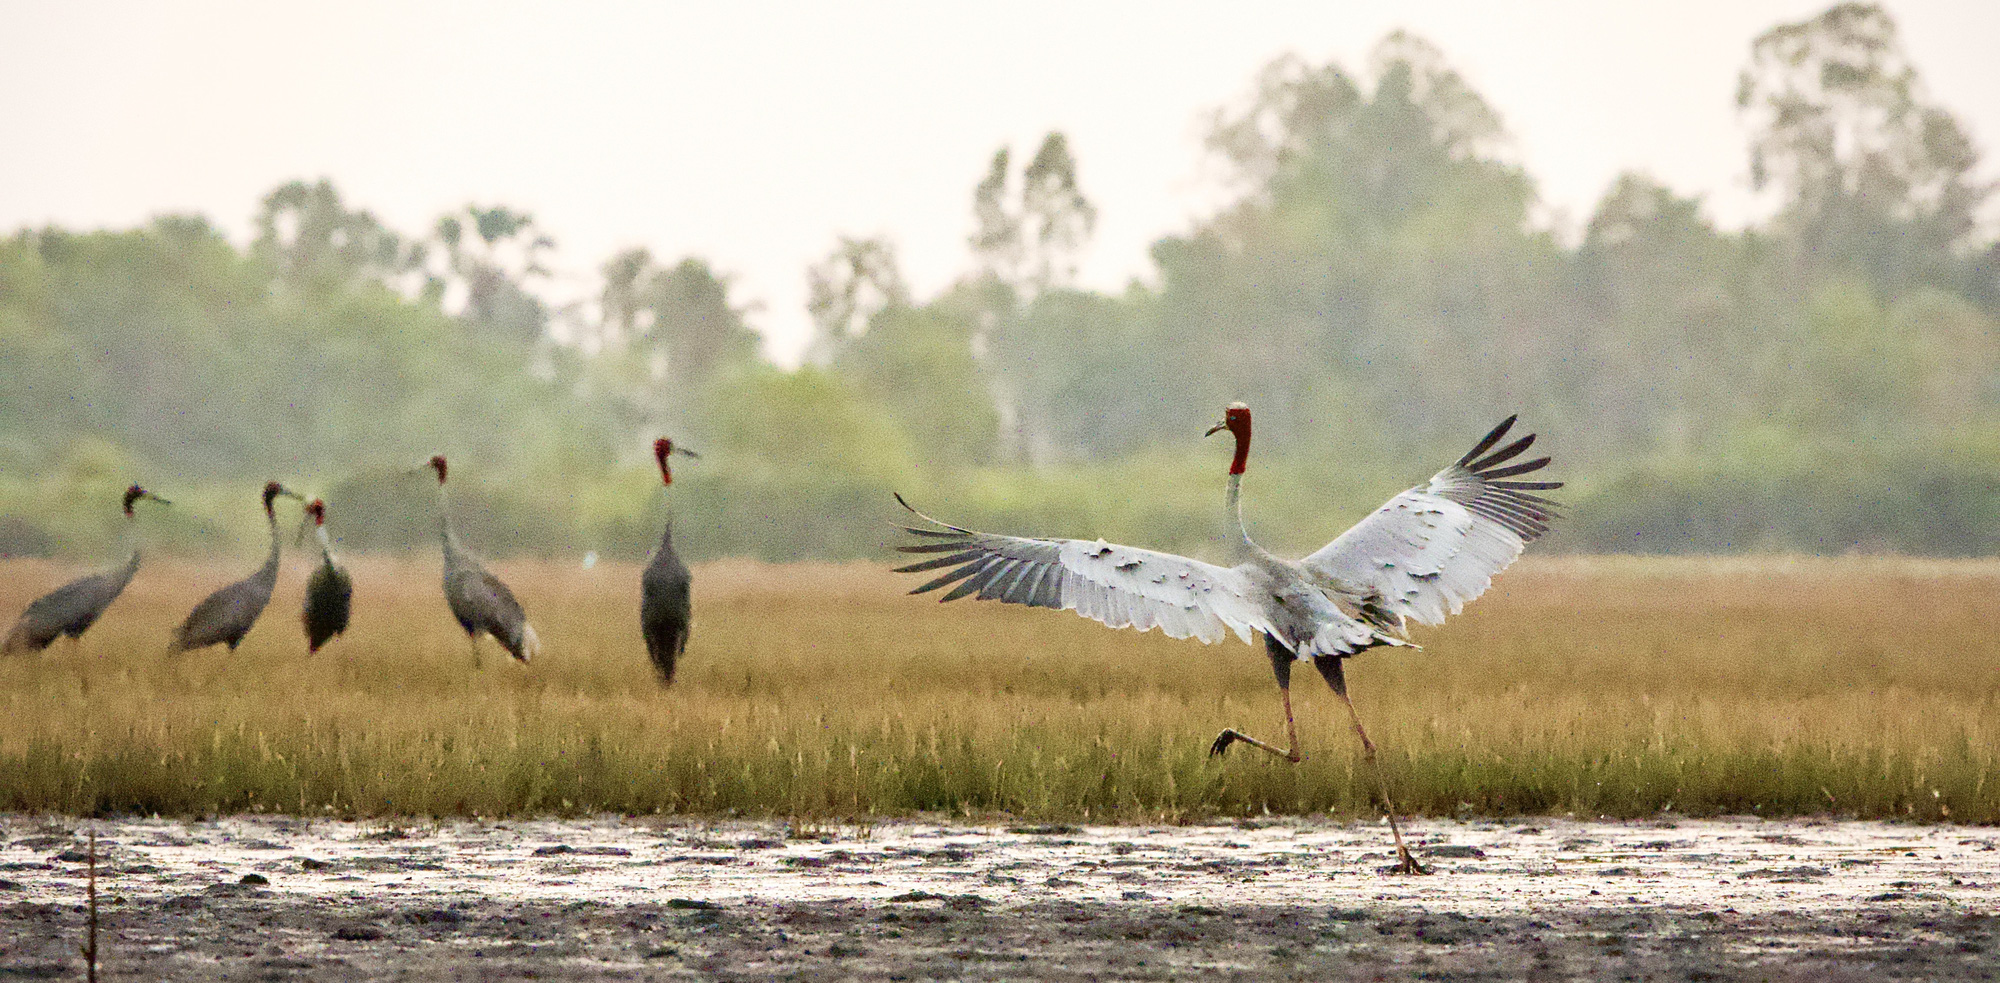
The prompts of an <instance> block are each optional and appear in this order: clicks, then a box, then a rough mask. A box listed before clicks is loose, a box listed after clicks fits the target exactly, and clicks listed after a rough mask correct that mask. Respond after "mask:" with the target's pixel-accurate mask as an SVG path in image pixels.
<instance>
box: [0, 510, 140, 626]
mask: <svg viewBox="0 0 2000 983" xmlns="http://www.w3.org/2000/svg"><path fill="white" fill-rule="evenodd" d="M142 501H153V502H158V503H160V504H161V505H171V504H173V503H171V502H168V501H167V500H166V499H164V498H161V497H160V496H158V495H155V494H153V493H152V492H149V491H147V490H146V489H144V488H141V487H139V486H138V485H133V486H132V487H130V488H127V489H125V535H126V536H127V537H128V538H129V537H131V536H132V535H133V533H132V525H133V521H134V520H135V519H136V518H137V517H138V516H137V513H135V512H133V510H132V506H133V505H136V504H137V503H139V502H142ZM138 572H139V547H138V546H137V545H134V546H133V547H132V554H131V555H130V556H128V557H126V558H125V563H124V564H123V565H121V566H116V567H113V568H111V569H109V570H105V571H103V572H101V573H93V574H90V575H88V576H84V577H78V578H76V579H75V580H72V581H70V582H69V583H67V584H64V585H62V586H61V587H58V588H56V589H55V590H52V591H50V592H48V593H46V594H43V595H42V596H40V597H38V598H35V600H34V602H33V603H31V604H29V605H28V609H27V610H26V611H23V612H21V618H20V620H18V621H16V622H14V627H13V628H12V629H10V630H9V631H8V632H7V639H6V640H5V641H0V654H12V653H15V652H40V651H41V650H43V649H45V648H48V647H49V645H50V643H52V642H54V641H55V640H56V638H57V637H59V636H63V635H67V636H69V638H70V641H72V642H75V641H78V640H80V639H81V638H83V633H84V632H86V631H89V630H90V626H91V625H93V624H96V623H97V617H98V615H101V614H103V613H104V609H105V608H108V607H110V606H111V602H112V601H115V600H117V599H118V595H120V594H123V593H124V592H125V585H126V584H129V583H131V582H132V575H133V574H136V573H138Z"/></svg>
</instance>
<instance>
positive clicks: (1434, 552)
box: [896, 403, 1562, 874]
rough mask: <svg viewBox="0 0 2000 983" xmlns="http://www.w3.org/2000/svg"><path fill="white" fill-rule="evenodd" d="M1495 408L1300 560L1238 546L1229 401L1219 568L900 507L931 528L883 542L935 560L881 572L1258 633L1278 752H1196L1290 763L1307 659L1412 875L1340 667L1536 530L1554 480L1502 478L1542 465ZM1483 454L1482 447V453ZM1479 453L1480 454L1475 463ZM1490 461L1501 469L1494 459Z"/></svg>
mask: <svg viewBox="0 0 2000 983" xmlns="http://www.w3.org/2000/svg"><path fill="white" fill-rule="evenodd" d="M1514 419H1515V418H1514V417H1511V416H1510V417H1508V418H1507V419H1506V420H1504V421H1502V422H1501V424H1500V425H1499V426H1497V427H1495V428H1493V431H1492V432H1491V433H1488V434H1487V435H1486V436H1485V437H1484V438H1483V439H1481V440H1480V441H1479V443H1478V444H1477V445H1475V446H1474V447H1473V448H1472V450H1471V451H1469V452H1467V453H1466V454H1465V456H1464V457H1461V458H1459V459H1458V461H1457V462H1456V463H1454V464H1452V465H1451V466H1450V467H1447V468H1445V469H1444V470H1442V471H1439V472H1438V473H1437V474H1436V475H1434V476H1432V477H1431V479H1430V481H1428V482H1426V483H1424V484H1421V485H1418V486H1416V487H1415V488H1411V489H1410V490H1408V491H1405V492H1403V493H1402V494H1400V495H1397V496H1396V497H1394V498H1391V499H1390V500H1389V501H1388V502H1387V503H1386V504H1384V505H1383V506H1382V507H1381V508H1379V509H1377V510H1376V511H1375V512H1374V513H1373V514H1371V515H1369V516H1368V517H1367V518H1365V519H1363V520H1361V521H1360V522H1358V523H1356V524H1355V525H1354V526H1353V528H1350V529H1348V530H1347V531H1346V532H1344V533H1341V534H1340V536H1339V537H1337V538H1335V539H1334V541H1333V542H1331V543H1328V544H1327V545H1326V546H1324V547H1321V548H1320V549H1319V550H1318V551H1317V552H1314V553H1313V554H1312V555H1310V556H1307V557H1305V558H1304V559H1302V560H1298V561H1291V560H1284V559H1280V558H1278V557H1276V556H1274V555H1272V554H1271V553H1270V551H1268V550H1266V549H1264V548H1263V547H1261V546H1259V545H1257V544H1256V542H1255V541H1253V540H1251V538H1250V534H1249V531H1248V530H1246V529H1245V528H1244V526H1243V501H1242V485H1243V472H1244V469H1245V467H1246V466H1247V465H1248V463H1249V459H1250V408H1249V407H1248V406H1245V405H1244V404H1242V403H1231V404H1230V405H1229V407H1228V408H1227V409H1226V410H1225V411H1224V414H1223V419H1222V422H1221V423H1218V424H1216V425H1215V426H1214V427H1212V428H1210V429H1209V431H1208V433H1209V434H1215V433H1218V432H1220V431H1223V430H1227V431H1229V432H1230V434H1232V435H1233V436H1234V437H1235V438H1236V455H1235V457H1234V458H1232V459H1231V461H1230V464H1229V490H1228V493H1227V496H1226V499H1225V502H1226V505H1225V507H1226V509H1227V511H1228V513H1229V521H1230V523H1231V529H1232V533H1233V535H1232V537H1231V543H1230V551H1231V553H1232V557H1231V558H1232V559H1233V560H1234V561H1235V565H1234V566H1229V567H1223V566H1217V565H1215V564H1212V563H1203V562H1201V561H1200V560H1192V559H1189V558H1187V557H1184V556H1175V555H1173V554H1171V553H1157V552H1153V551H1151V550H1142V549H1134V548H1132V547H1129V546H1118V545H1114V544H1111V543H1106V542H1104V541H1103V540H1101V539H1100V540H1097V541H1094V542H1092V541H1087V540H1080V539H1030V538H1024V537H1019V536H1001V535H995V534H992V533H983V532H974V531H972V530H970V529H962V528H959V527H958V526H953V525H948V524H946V523H943V522H939V521H938V520H936V519H933V518H931V517H930V516H928V515H924V514H923V513H922V512H918V511H917V510H916V509H915V508H912V507H911V506H910V504H909V503H908V502H903V499H902V496H901V495H898V496H896V500H897V501H898V502H902V504H903V507H904V508H907V509H909V510H910V511H911V512H913V513H915V514H916V515H918V516H919V517H921V518H923V519H924V520H926V521H928V522H931V523H933V524H934V525H936V526H937V527H938V528H935V529H917V528H910V529H909V531H910V532H911V533H913V534H915V535H918V536H922V537H925V538H926V539H928V540H930V541H929V542H924V543H921V544H918V545H913V546H902V547H899V549H901V550H902V551H903V552H906V553H946V554H949V555H947V556H942V557H938V558H936V559H931V560H926V561H923V562H920V563H913V564H911V565H909V566H905V567H899V568H897V572H899V573H914V572H917V571H922V570H935V569H939V568H948V569H946V570H945V572H944V573H943V574H941V575H940V576H938V577H937V578H936V579H934V580H931V581H930V582H928V583H925V584H923V585H922V586H920V587H917V588H916V589H915V590H912V591H911V592H910V593H912V594H921V593H924V592H925V591H932V590H936V589H938V588H940V587H944V586H946V585H948V584H953V583H958V582H960V581H963V582H962V583H958V586H957V587H955V588H953V589H952V590H951V591H950V592H949V593H947V594H945V595H944V597H943V598H942V600H945V601H951V600H955V599H957V598H961V597H967V596H970V595H974V594H977V595H978V596H979V598H980V599H982V600H999V601H1005V602H1008V603H1012V604H1026V605H1030V606H1033V607H1046V608H1063V609H1068V610H1072V611H1075V612H1076V613H1078V614H1081V615H1083V616H1084V617H1086V618H1092V619H1094V620H1097V621H1101V622H1103V623H1104V624H1107V625H1110V626H1111V627H1113V628H1125V627H1133V628H1137V629H1139V630H1140V631H1147V630H1150V629H1152V628H1156V627H1157V628H1159V629H1160V630H1161V631H1163V632H1165V633H1166V634H1167V635H1168V636H1169V637H1171V638H1188V637H1190V636H1192V637H1195V638H1199V639H1201V640H1202V642H1204V643H1209V642H1215V641H1219V640H1220V639H1221V638H1222V637H1223V635H1224V633H1225V631H1234V632H1235V633H1236V635H1237V637H1239V638H1241V639H1243V641H1244V642H1245V643H1246V644H1247V643H1249V642H1251V641H1252V639H1253V638H1254V637H1255V636H1257V635H1260V634H1261V635H1262V636H1263V637H1264V650H1265V653H1266V654H1267V655H1268V656H1270V659H1271V670H1272V672H1273V673H1274V674H1275V675H1276V676H1277V680H1278V691H1279V693H1280V694H1281V695H1282V697H1283V700H1284V709H1285V736H1286V738H1287V741H1288V746H1287V747H1284V748H1280V747H1277V746H1275V745H1273V744H1269V743H1266V742H1264V741H1260V740H1257V739H1255V738H1252V737H1249V736H1247V735H1245V734H1244V733H1242V732H1241V731H1238V730H1236V729H1234V728H1231V729H1228V730H1224V731H1223V732H1222V733H1221V734H1220V735H1218V736H1217V737H1216V739H1215V743H1214V744H1213V745H1211V746H1210V747H1209V754H1211V755H1219V754H1222V753H1223V752H1225V751H1227V750H1229V747H1230V745H1232V744H1234V743H1236V742H1238V741H1241V742H1243V743H1245V744H1249V745H1251V746H1253V747H1257V748H1261V749H1263V750H1265V751H1269V752H1271V753H1272V754H1275V755H1277V756H1279V757H1281V758H1283V759H1285V760H1286V761H1291V762H1294V763H1296V762H1298V761H1301V760H1303V759H1304V756H1303V755H1301V754H1300V753H1299V751H1298V743H1299V742H1298V728H1297V725H1296V724H1295V723H1294V722H1293V719H1292V693H1291V676H1292V663H1293V662H1296V661H1303V660H1306V659H1310V660H1312V664H1313V668H1315V669H1317V670H1319V673H1320V675H1321V676H1322V677H1323V678H1325V680H1326V682H1327V685H1328V686H1331V687H1332V688H1333V692H1334V694H1335V695H1337V696H1339V697H1340V701H1341V702H1342V703H1343V704H1346V706H1347V714H1348V719H1349V720H1350V721H1352V723H1353V726H1354V733H1355V736H1356V737H1358V738H1360V741H1361V751H1362V755H1363V757H1365V758H1366V759H1367V761H1368V763H1369V766H1370V767H1371V768H1372V769H1373V770H1374V772H1375V779H1376V783H1377V785H1378V787H1379V789H1380V791H1381V795H1382V805H1383V809H1384V811H1385V812H1387V813H1388V816H1389V830H1390V832H1391V834H1393V835H1394V837H1395V840H1396V858H1397V863H1398V867H1399V869H1400V870H1401V871H1402V872H1403V873H1408V874H1420V873H1424V872H1425V871H1424V869H1423V867H1422V866H1420V865H1419V864H1418V863H1417V861H1416V858H1415V857H1413V856H1411V854H1410V850H1409V847H1408V846H1406V845H1405V844H1404V843H1403V832H1402V829H1401V827H1400V826H1399V825H1398V824H1397V822H1396V809H1395V806H1394V804H1393V803H1392V802H1391V800H1390V798H1389V786H1388V782H1387V780H1386V779H1385V778H1384V777H1383V774H1382V769H1381V766H1380V765H1379V764H1378V763H1377V762H1376V759H1375V745H1374V743H1373V742H1371V741H1369V739H1368V732H1367V731H1366V730H1363V729H1362V726H1361V717H1360V715H1359V714H1358V713H1356V712H1355V709H1354V701H1353V700H1351V699H1349V698H1348V695H1347V680H1346V678H1345V676H1344V674H1343V672H1342V669H1341V663H1342V662H1343V661H1344V660H1346V659H1348V658H1351V657H1353V656H1355V655H1359V654H1360V653H1362V652H1364V651H1366V650H1368V649H1370V648H1374V647H1376V646H1379V645H1392V646H1399V645H1410V644H1411V643H1410V642H1409V641H1408V640H1407V639H1406V638H1405V637H1404V636H1405V632H1406V629H1407V626H1408V623H1409V621H1410V620H1412V619H1414V620H1416V621H1418V622H1421V623H1423V624H1438V623H1440V622H1442V621H1443V620H1444V619H1445V617H1446V616H1447V615H1451V614H1457V613H1458V611H1459V609H1460V608H1462V607H1463V606H1464V605H1465V603H1466V602H1468V601H1471V600H1472V599H1474V598H1476V597H1478V596H1479V595H1480V594H1482V593H1484V592H1485V590H1486V588H1487V586H1488V585H1489V584H1490V583H1492V580H1493V577H1494V575H1495V574H1498V573H1499V572H1500V571H1502V570H1504V569H1506V568H1507V566H1508V565H1509V564H1511V563H1513V562H1514V559H1515V558H1516V557H1518V556H1520V555H1521V551H1522V550H1523V549H1525V548H1526V547H1527V545H1528V544H1529V543H1531V542H1533V541H1535V540H1536V539H1539V538H1540V537H1541V536H1542V534H1544V533H1546V532H1548V528H1549V526H1548V524H1549V521H1550V520H1551V519H1553V518H1555V517H1556V513H1555V503H1553V502H1551V501H1549V500H1548V499H1545V498H1542V497H1540V496H1538V495H1534V494H1532V492H1536V491H1545V490H1548V489H1553V488H1560V487H1562V483H1561V482H1555V481H1508V480H1504V479H1508V478H1512V477H1515V476H1517V475H1523V474H1528V473H1530V472H1533V471H1538V470H1540V469H1542V468H1543V467H1545V466H1547V465H1548V463H1549V459H1548V458H1546V457H1542V458H1536V459H1535V460H1532V461H1524V462H1521V463H1519V464H1511V465H1508V464H1506V462H1508V461H1511V460H1513V459H1514V458H1516V457H1518V456H1519V455H1520V454H1521V452H1522V451H1525V450H1527V449H1528V447H1529V445H1531V444H1533V443H1534V440H1535V436H1534V435H1533V434H1529V435H1528V436H1526V437H1523V438H1521V439H1520V440H1517V441H1514V442H1513V443H1511V444H1508V445H1507V446H1505V447H1502V448H1500V449H1499V450H1492V448H1493V446H1494V445H1495V444H1497V443H1499V442H1500V440H1501V439H1502V438H1503V437H1505V436H1506V434H1507V431H1508V429H1509V428H1511V427H1512V426H1513V425H1514ZM1489 451H1491V453H1488V452H1489ZM1482 455H1484V456H1482ZM1501 465H1506V466H1504V467H1503V466H1501Z"/></svg>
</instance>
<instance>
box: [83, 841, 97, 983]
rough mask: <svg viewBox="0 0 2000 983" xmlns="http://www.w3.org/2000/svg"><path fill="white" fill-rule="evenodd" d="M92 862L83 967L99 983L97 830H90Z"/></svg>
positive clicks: (90, 855) (90, 858)
mask: <svg viewBox="0 0 2000 983" xmlns="http://www.w3.org/2000/svg"><path fill="white" fill-rule="evenodd" d="M86 859H87V860H88V861H89V863H90V880H89V882H88V887H87V888H86V890H87V891H88V892H89V899H90V900H89V905H90V920H89V921H88V922H87V923H85V924H86V927H85V929H84V937H83V946H82V948H81V951H82V953H83V969H84V974H85V977H86V978H87V979H88V980H89V981H90V983H97V830H94V829H93V830H91V831H90V847H89V851H88V853H87V854H86Z"/></svg>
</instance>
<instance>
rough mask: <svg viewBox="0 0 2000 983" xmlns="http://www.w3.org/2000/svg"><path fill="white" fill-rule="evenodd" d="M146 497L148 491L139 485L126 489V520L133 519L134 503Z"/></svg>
mask: <svg viewBox="0 0 2000 983" xmlns="http://www.w3.org/2000/svg"><path fill="white" fill-rule="evenodd" d="M145 495H146V489H144V488H141V487H139V486H138V485H133V486H132V487H130V488H127V489H125V518H127V519H130V518H132V503H133V502H136V501H138V500H139V499H141V498H144V497H145Z"/></svg>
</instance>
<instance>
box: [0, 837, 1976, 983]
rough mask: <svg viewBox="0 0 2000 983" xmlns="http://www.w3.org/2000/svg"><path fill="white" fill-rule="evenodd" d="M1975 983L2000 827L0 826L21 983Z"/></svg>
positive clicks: (1, 921) (10, 931)
mask: <svg viewBox="0 0 2000 983" xmlns="http://www.w3.org/2000/svg"><path fill="white" fill-rule="evenodd" d="M92 829H94V830H96V832H97V834H98V837H99V839H98V851H97V853H98V863H99V878H98V890H99V896H100V904H99V913H100V920H101V928H100V939H101V942H100V946H101V951H102V957H101V959H100V964H101V967H102V975H103V978H105V979H112V980H118V979H131V980H137V979H145V980H289V979H298V980H377V979H382V980H388V979H465V980H474V979H479V980H495V979H502V980H511V979H540V980H610V979H619V980H649V979H650V980H680V979H703V980H738V979H741V980H761V979H799V980H827V979H869V980H934V979H952V980H1098V979H1104V980H1186V979H1202V980H1222V979H1298V980H1348V979H1354V980H1374V979H1425V980H1485V979H1542V980H1560V979H1593V980H1594V979H1620V978H1625V979H1653V980H1732V979H1769V980H1812V981H1815V983H1830V981H1842V980H1856V981H1859V980H1881V979H1910V980H1958V979H1967V980H1972V979H1994V978H1996V976H2000V939H1996V934H2000V918H1996V917H1995V914H1996V905H2000V849H1996V848H1997V847H2000V830H1992V829H1986V828H1972V827H1954V826H1900V825H1891V824H1883V823H1844V822H1813V821H1799V822H1761V821H1757V820H1754V819H1738V820H1715V821H1708V820H1703V821H1695V820H1679V821H1658V822H1648V823H1589V822H1575V821H1563V820H1550V821H1536V822H1533V823H1525V824H1524V823H1491V822H1463V823H1460V822H1450V821H1428V822H1419V823H1416V824H1414V834H1415V839H1416V840H1417V841H1419V842H1420V843H1421V846H1420V848H1419V852H1420V853H1421V854H1423V855H1425V857H1426V862H1427V863H1428V864H1430V866H1431V867H1432V868H1433V869H1434V871H1435V873H1434V875H1433V876H1430V877H1399V876H1394V875H1391V874H1389V873H1387V872H1386V870H1387V868H1388V865H1389V863H1390V861H1391V857H1390V855H1389V852H1388V851H1387V850H1386V849H1385V846H1386V844H1387V843H1388V838H1387V830H1386V829H1385V828H1383V827H1380V826H1377V825H1373V824H1340V823H1328V822H1313V821H1303V820H1296V821H1295V820H1275V821H1267V822H1248V823H1240V824H1229V825H1210V826H1193V827H1159V828H1145V827H1128V826H1089V827H1070V826H1011V827H1009V826H1005V825H974V824H951V823H927V822H896V823H883V824H877V825H871V826H863V827H829V828H826V829H798V828H787V827H784V826H781V825H776V824H769V823H749V822H726V823H701V822H685V821H680V822H646V821H628V820H617V819H603V820H588V821H553V820H552V821H518V822H517V821H499V822H447V823H440V824H420V825H401V826H398V825H384V824H380V823H346V822H331V821H300V820H291V819H281V818H229V819H220V820H215V821H208V822H173V821H160V820H106V821H88V822H85V821H78V820H71V819H49V818H43V817H22V816H12V817H0V980H6V979H79V978H81V977H82V973H83V961H82V959H81V958H80V957H79V956H78V954H77V946H78V944H79V943H80V942H81V941H82V940H83V936H84V921H85V915H84V913H85V908H84V896H85V879H86V878H85V870H86V859H87V856H88V851H87V849H86V846H85V840H84V836H85V834H86V832H87V831H88V830H92Z"/></svg>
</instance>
